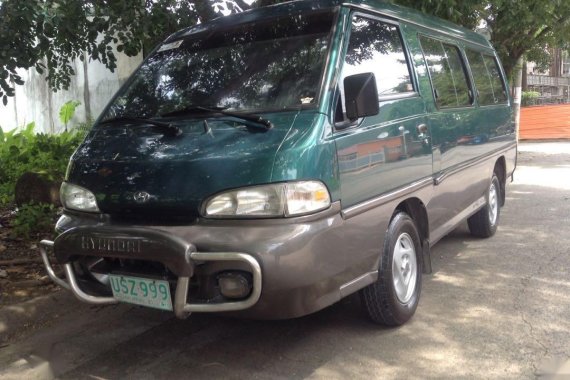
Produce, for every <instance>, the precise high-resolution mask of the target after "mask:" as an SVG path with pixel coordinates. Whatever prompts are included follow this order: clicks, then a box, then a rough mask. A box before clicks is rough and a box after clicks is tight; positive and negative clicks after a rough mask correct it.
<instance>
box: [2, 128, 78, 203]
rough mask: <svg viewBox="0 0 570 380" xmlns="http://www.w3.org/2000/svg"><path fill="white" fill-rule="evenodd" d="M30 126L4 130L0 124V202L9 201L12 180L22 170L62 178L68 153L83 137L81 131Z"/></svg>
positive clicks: (60, 179) (72, 150)
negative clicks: (56, 131) (58, 131)
mask: <svg viewBox="0 0 570 380" xmlns="http://www.w3.org/2000/svg"><path fill="white" fill-rule="evenodd" d="M34 127H35V125H34V123H30V124H28V125H27V126H26V127H25V128H24V129H23V130H21V131H19V132H16V131H10V132H7V133H4V132H3V131H2V129H1V128H0V206H5V205H7V204H9V203H11V202H12V201H13V199H14V187H15V184H16V181H17V180H18V178H19V177H20V176H21V175H22V174H23V173H25V172H38V173H43V174H46V175H47V177H48V178H49V179H51V180H53V181H62V180H63V177H64V175H65V169H66V167H67V163H68V162H69V157H70V156H71V155H72V154H73V152H74V151H75V149H76V148H77V147H78V146H79V144H80V143H81V142H82V141H83V138H84V137H85V132H63V133H61V134H58V135H47V134H37V135H36V134H35V133H34Z"/></svg>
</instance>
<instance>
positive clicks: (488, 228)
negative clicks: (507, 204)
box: [467, 173, 501, 238]
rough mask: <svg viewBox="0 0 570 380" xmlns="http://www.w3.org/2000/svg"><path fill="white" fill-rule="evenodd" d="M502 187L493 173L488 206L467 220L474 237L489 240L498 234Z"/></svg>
mask: <svg viewBox="0 0 570 380" xmlns="http://www.w3.org/2000/svg"><path fill="white" fill-rule="evenodd" d="M500 199H501V185H500V183H499V178H498V177H497V175H496V174H495V173H493V178H491V185H490V186H489V190H488V192H487V204H485V206H484V207H483V208H482V209H481V210H479V211H477V213H476V214H474V215H473V216H471V217H470V218H469V219H467V224H468V225H469V231H471V234H472V235H473V236H477V237H482V238H488V237H491V236H493V235H494V234H495V232H497V226H498V225H499V216H500V214H501V205H500Z"/></svg>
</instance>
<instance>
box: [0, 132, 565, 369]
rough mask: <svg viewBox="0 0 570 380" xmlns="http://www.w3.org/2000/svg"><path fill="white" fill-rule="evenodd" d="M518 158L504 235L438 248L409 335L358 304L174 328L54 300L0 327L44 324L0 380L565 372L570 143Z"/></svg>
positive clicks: (3, 354) (151, 314)
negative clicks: (27, 319) (285, 317)
mask: <svg viewBox="0 0 570 380" xmlns="http://www.w3.org/2000/svg"><path fill="white" fill-rule="evenodd" d="M520 148H521V149H520V150H521V154H520V158H519V168H518V170H517V172H516V175H515V182H514V183H513V184H511V185H510V187H509V189H508V194H507V205H506V206H505V208H504V209H503V210H502V215H501V227H500V229H499V231H498V233H497V235H496V236H495V237H493V238H492V239H488V240H478V239H474V238H471V237H470V236H469V234H468V232H467V229H466V227H465V226H461V227H460V228H458V229H457V230H456V231H454V232H453V233H452V234H451V235H450V236H448V237H447V238H445V239H443V240H442V241H441V242H440V243H439V244H438V245H437V246H436V247H434V249H433V259H434V262H433V265H434V274H433V275H431V276H428V277H426V278H425V279H424V288H423V293H422V300H421V302H420V306H419V308H418V311H417V314H416V316H415V317H414V318H413V320H412V321H410V323H408V324H407V325H405V326H403V327H401V328H398V329H384V328H378V327H376V326H374V325H372V324H370V323H369V322H367V321H366V319H365V318H364V316H363V315H362V312H361V311H360V308H359V304H358V298H356V297H351V298H348V299H346V300H343V301H342V302H341V303H339V304H337V305H335V306H333V307H330V308H328V309H326V310H323V311H322V312H319V313H316V314H314V315H311V316H308V317H305V318H300V319H296V320H290V321H276V322H275V321H274V322H259V321H247V320H233V319H226V318H221V317H215V316H204V315H195V316H192V317H191V319H189V320H187V321H179V320H176V319H173V318H172V317H171V316H170V315H169V314H166V313H160V312H155V311H152V310H145V309H141V308H136V307H131V306H126V305H119V306H113V307H105V308H101V307H91V306H87V305H80V304H78V303H76V302H75V300H74V299H72V297H71V296H70V295H69V294H67V293H64V292H60V293H58V294H56V295H55V296H50V297H47V298H43V299H39V300H36V301H34V302H30V303H28V304H26V305H22V306H21V307H20V308H16V307H13V308H9V309H6V310H4V311H3V314H0V316H3V318H4V321H2V320H0V327H2V324H1V323H2V322H3V323H4V324H5V326H4V328H8V331H10V328H14V329H15V328H16V327H15V326H17V325H18V320H19V318H18V315H19V314H18V313H22V315H25V314H30V313H31V314H34V315H37V316H38V319H37V320H36V322H35V328H33V327H32V332H30V333H27V334H25V335H24V336H21V337H20V338H19V339H18V340H17V342H16V343H12V344H10V345H8V346H6V347H3V348H1V349H0V378H4V379H10V378H14V379H15V378H34V377H35V378H49V377H52V376H54V375H55V376H57V377H59V378H62V379H68V378H69V379H73V378H97V379H99V378H110V379H119V378H136V379H151V378H169V379H170V378H222V377H223V378H259V379H264V378H276V379H301V378H302V379H305V378H326V379H345V378H379V377H382V378H405V379H414V378H426V377H437V378H453V379H455V378H460V377H461V378H462V377H467V378H469V377H472V378H517V379H519V378H535V377H536V376H537V375H540V374H541V373H542V372H541V371H544V370H545V369H546V370H547V371H548V370H551V367H552V366H553V365H555V364H560V363H566V366H567V367H570V361H569V360H570V317H569V316H570V273H569V272H570V254H569V253H570V252H569V251H570V143H548V144H546V143H542V144H522V145H521V147H520ZM20 322H21V321H20ZM6 325H7V326H6ZM38 326H39V327H38ZM0 331H2V329H0ZM548 362H551V363H552V364H551V365H550V367H549V366H548V365H547V364H546V363H548ZM549 368H550V369H549ZM568 373H570V369H569V372H568Z"/></svg>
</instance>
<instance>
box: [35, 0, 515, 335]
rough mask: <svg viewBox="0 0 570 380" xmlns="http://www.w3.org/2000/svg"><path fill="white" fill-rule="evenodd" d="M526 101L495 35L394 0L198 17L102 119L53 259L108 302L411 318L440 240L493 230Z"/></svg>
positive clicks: (72, 180) (67, 192)
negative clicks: (336, 309) (519, 97)
mask: <svg viewBox="0 0 570 380" xmlns="http://www.w3.org/2000/svg"><path fill="white" fill-rule="evenodd" d="M511 105H512V99H511V97H510V95H509V91H508V85H507V81H506V78H505V74H504V71H503V69H502V67H501V65H500V62H499V59H498V56H497V53H496V52H495V50H494V49H493V47H492V46H491V45H490V44H489V42H488V41H487V40H486V39H485V38H484V37H483V36H481V35H479V34H476V33H474V32H472V31H470V30H467V29H464V28H461V27H459V26H457V25H454V24H451V23H449V22H446V21H443V20H440V19H437V18H434V17H430V16H427V15H425V14H422V13H419V12H416V11H413V10H410V9H407V8H403V7H399V6H395V5H392V4H389V3H384V2H381V1H376V0H343V1H340V0H328V1H325V0H322V1H321V0H319V1H305V0H301V1H292V2H287V3H282V4H279V5H275V6H269V7H264V8H259V9H255V10H251V11H247V12H243V13H239V14H234V15H231V16H228V17H221V18H218V19H215V20H213V21H211V22H207V23H202V24H199V25H196V26H193V27H190V28H188V29H185V30H182V31H180V32H177V33H175V34H173V35H172V36H170V37H169V38H168V39H167V40H166V41H164V43H162V44H160V46H158V47H157V48H156V49H155V50H154V52H152V53H151V54H150V55H149V56H148V57H147V58H146V59H145V60H144V62H143V63H142V64H141V66H140V67H139V68H138V69H137V70H136V71H135V72H134V73H133V74H132V76H131V77H130V79H129V80H128V81H127V82H126V83H125V84H124V85H123V86H122V88H121V89H120V90H119V91H118V93H117V94H116V96H115V97H114V98H113V99H112V100H111V101H110V103H109V105H108V106H107V107H106V109H105V110H104V111H103V112H102V114H101V116H100V117H99V118H98V119H97V121H96V122H95V123H94V126H93V128H92V130H91V131H90V132H89V134H88V135H87V137H86V139H85V141H84V142H83V143H82V144H81V146H80V147H79V148H78V149H77V151H76V152H75V153H74V155H73V156H72V157H71V160H70V163H69V167H68V170H67V173H66V177H65V182H64V183H63V184H62V186H61V200H62V203H63V206H64V213H63V215H62V216H61V218H60V219H59V221H58V222H57V225H56V227H55V228H56V231H57V233H58V237H57V238H56V239H55V240H54V241H42V242H41V255H42V257H43V259H44V263H45V266H46V268H47V271H48V274H49V275H50V277H51V278H52V279H53V280H54V281H55V282H57V283H58V284H60V285H61V286H63V287H65V288H67V289H69V290H71V292H72V293H73V294H74V295H75V296H76V297H77V298H78V299H79V300H81V301H84V302H88V303H93V304H113V303H117V302H127V303H133V304H137V305H142V306H147V307H152V308H156V309H161V310H168V311H172V312H174V314H175V315H176V316H177V317H180V318H185V317H187V316H188V315H189V314H191V313H193V312H201V313H209V312H231V314H232V315H242V316H248V317H252V318H294V317H299V316H302V315H306V314H309V313H313V312H316V311H318V310H320V309H323V308H325V307H327V306H329V305H332V304H334V303H335V302H337V301H339V300H340V299H342V298H343V297H347V296H348V295H350V294H353V293H356V292H359V294H360V296H361V300H362V304H363V307H364V309H365V310H366V311H367V314H368V315H369V316H370V318H371V319H372V321H374V322H377V323H380V324H384V325H389V326H395V325H401V324H403V323H405V322H406V321H407V320H409V319H410V318H411V317H412V315H413V314H414V312H415V310H416V308H417V306H418V302H419V299H420V291H421V286H422V274H423V273H429V272H430V271H431V262H430V248H431V247H432V246H433V245H434V244H435V243H436V242H437V241H438V240H440V239H441V238H442V237H444V236H445V235H446V234H448V233H449V232H450V231H452V230H453V229H454V228H455V227H456V226H457V225H458V224H459V223H461V222H463V221H465V220H467V222H468V225H469V228H470V231H471V232H472V234H473V235H475V236H477V237H484V238H485V237H490V236H492V235H494V234H495V232H496V230H497V226H498V224H499V219H500V211H501V206H503V205H504V203H505V187H506V183H507V181H508V179H509V178H512V175H513V172H514V170H515V165H516V150H517V142H516V135H515V127H514V122H513V112H512V107H511ZM48 254H49V255H48ZM52 254H53V256H54V257H55V259H54V258H53V257H52ZM50 260H51V261H53V260H56V261H57V263H59V264H61V265H63V268H64V272H65V278H61V277H58V276H56V274H55V273H54V270H53V266H52V262H51V261H50Z"/></svg>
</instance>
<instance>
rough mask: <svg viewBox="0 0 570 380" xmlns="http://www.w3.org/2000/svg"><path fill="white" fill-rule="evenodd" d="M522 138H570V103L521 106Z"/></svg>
mask: <svg viewBox="0 0 570 380" xmlns="http://www.w3.org/2000/svg"><path fill="white" fill-rule="evenodd" d="M520 139H521V140H546V139H570V104H562V105H554V106H537V107H523V108H521V125H520Z"/></svg>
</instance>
